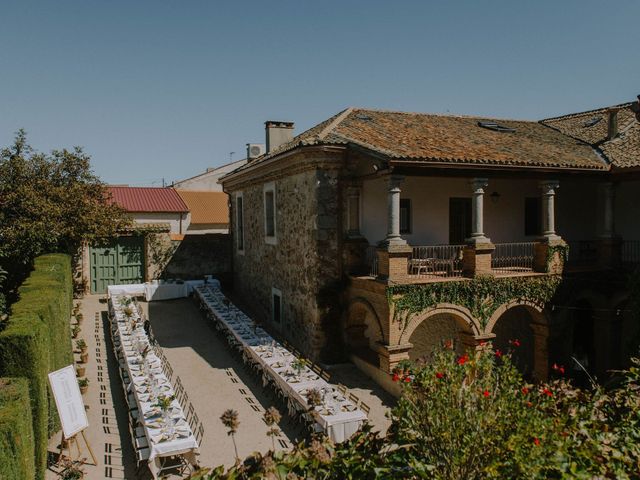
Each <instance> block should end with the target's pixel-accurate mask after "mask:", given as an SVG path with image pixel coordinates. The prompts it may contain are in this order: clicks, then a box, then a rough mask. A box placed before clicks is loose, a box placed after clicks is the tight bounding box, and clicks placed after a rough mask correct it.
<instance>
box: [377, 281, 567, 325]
mask: <svg viewBox="0 0 640 480" xmlns="http://www.w3.org/2000/svg"><path fill="white" fill-rule="evenodd" d="M561 281H562V279H561V277H560V276H558V275H540V276H534V277H510V278H495V277H489V276H483V277H478V278H474V279H470V280H465V281H459V282H440V283H428V284H425V285H415V284H414V285H393V286H390V287H388V289H387V296H388V298H389V302H390V303H391V305H393V307H394V317H395V319H396V320H402V321H404V322H408V320H409V318H410V316H411V315H413V314H415V313H419V312H422V311H423V310H425V309H427V308H429V307H434V306H435V305H437V304H439V303H453V304H455V305H461V306H463V307H466V308H468V309H469V310H470V311H471V313H472V314H473V316H474V317H476V318H477V319H479V320H480V322H481V324H482V325H483V326H485V325H486V324H487V322H488V321H489V318H491V315H492V314H493V313H494V312H495V311H496V310H497V309H498V307H500V305H502V304H504V303H507V302H509V301H511V300H521V301H529V302H533V303H535V304H536V305H540V306H543V305H544V304H545V303H547V302H548V301H550V300H551V298H552V297H553V295H554V294H555V292H556V290H557V289H558V287H559V285H560V283H561Z"/></svg>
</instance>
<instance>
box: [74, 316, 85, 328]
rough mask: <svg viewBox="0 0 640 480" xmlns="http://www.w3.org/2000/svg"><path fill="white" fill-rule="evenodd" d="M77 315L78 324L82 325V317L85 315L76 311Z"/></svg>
mask: <svg viewBox="0 0 640 480" xmlns="http://www.w3.org/2000/svg"><path fill="white" fill-rule="evenodd" d="M75 317H76V324H77V325H80V324H81V323H82V319H83V318H84V315H82V313H76V314H75Z"/></svg>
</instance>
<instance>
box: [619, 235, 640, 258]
mask: <svg viewBox="0 0 640 480" xmlns="http://www.w3.org/2000/svg"><path fill="white" fill-rule="evenodd" d="M621 259H622V262H623V263H640V240H624V241H623V242H622V252H621Z"/></svg>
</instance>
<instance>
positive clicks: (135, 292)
mask: <svg viewBox="0 0 640 480" xmlns="http://www.w3.org/2000/svg"><path fill="white" fill-rule="evenodd" d="M144 285H145V284H144V283H132V284H130V285H109V286H108V287H107V294H108V295H109V296H110V297H112V296H114V295H130V296H132V297H138V296H141V295H144Z"/></svg>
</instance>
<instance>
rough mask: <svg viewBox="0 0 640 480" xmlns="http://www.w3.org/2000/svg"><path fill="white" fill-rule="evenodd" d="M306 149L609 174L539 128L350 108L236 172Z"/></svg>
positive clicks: (594, 157) (581, 148)
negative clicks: (351, 148) (342, 148)
mask: <svg viewBox="0 0 640 480" xmlns="http://www.w3.org/2000/svg"><path fill="white" fill-rule="evenodd" d="M480 123H498V124H499V125H501V126H504V127H507V129H512V130H513V131H495V130H492V129H489V128H483V127H482V126H480V125H479V124H480ZM305 145H356V146H359V147H362V148H365V149H368V150H370V151H372V152H376V153H378V154H382V155H384V156H386V157H387V158H388V159H389V160H390V161H391V163H393V162H394V161H395V162H401V161H402V162H406V161H409V162H414V163H416V164H439V163H440V164H442V163H447V164H451V163H455V164H460V165H465V164H472V165H487V166H511V167H541V168H545V167H547V168H549V167H550V168H569V169H571V168H574V169H596V170H605V169H607V168H608V165H607V163H606V162H605V161H603V159H602V158H601V157H599V156H598V154H597V153H596V152H595V151H594V150H593V148H591V146H590V145H588V144H587V143H585V142H582V141H576V140H575V139H572V138H570V137H568V136H566V135H563V134H562V133H560V132H558V131H556V130H554V129H552V128H549V127H547V126H545V125H542V124H540V123H539V122H532V121H524V120H502V119H500V120H497V119H492V118H484V117H468V116H459V115H434V114H425V113H406V112H392V111H381V110H370V109H361V108H348V109H346V110H344V111H342V112H340V113H338V114H337V115H334V116H333V117H331V118H329V119H327V120H325V121H324V122H322V123H320V124H318V125H316V126H315V127H313V128H311V129H309V130H307V131H306V132H303V133H301V134H300V135H298V136H297V137H295V138H294V139H293V140H292V141H291V142H289V143H286V144H284V145H281V146H280V147H278V148H277V149H276V150H274V151H273V152H271V153H270V154H268V155H265V156H263V157H260V158H258V159H256V160H254V161H252V162H250V163H249V164H247V165H244V166H242V167H240V168H238V169H237V170H235V171H234V172H239V171H242V170H244V169H248V168H252V167H253V166H254V165H256V164H259V163H261V162H263V161H265V160H268V159H269V158H273V157H275V156H276V155H279V154H281V153H284V152H286V151H289V150H292V149H294V148H296V147H299V146H305ZM223 178H224V177H223Z"/></svg>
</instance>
